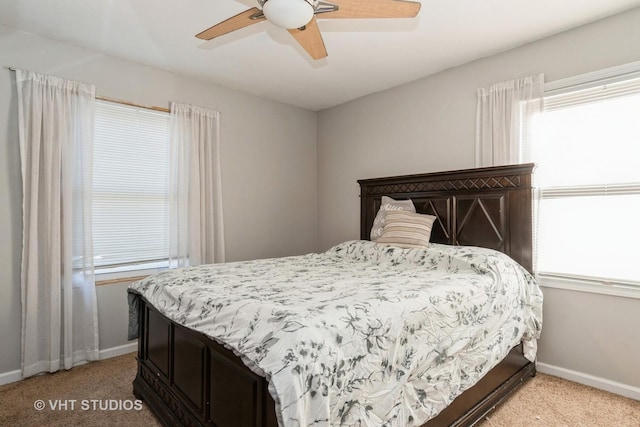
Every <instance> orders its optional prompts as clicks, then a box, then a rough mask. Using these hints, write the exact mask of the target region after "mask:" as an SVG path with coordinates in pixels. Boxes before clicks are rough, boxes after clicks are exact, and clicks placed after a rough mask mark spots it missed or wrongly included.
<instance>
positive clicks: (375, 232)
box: [369, 196, 416, 242]
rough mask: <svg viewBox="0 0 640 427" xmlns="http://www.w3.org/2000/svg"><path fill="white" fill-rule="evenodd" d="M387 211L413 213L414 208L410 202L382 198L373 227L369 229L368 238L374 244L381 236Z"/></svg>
mask: <svg viewBox="0 0 640 427" xmlns="http://www.w3.org/2000/svg"><path fill="white" fill-rule="evenodd" d="M389 211H407V212H415V211H416V207H415V206H414V205H413V202H412V201H411V200H394V199H392V198H391V197H387V196H382V199H381V204H380V209H378V213H377V214H376V217H375V219H374V220H373V227H371V234H370V236H369V237H370V239H371V241H372V242H375V241H376V240H378V239H379V238H380V236H382V229H383V228H384V223H385V218H386V215H387V212H389Z"/></svg>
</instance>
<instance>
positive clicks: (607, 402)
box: [0, 354, 640, 427]
mask: <svg viewBox="0 0 640 427" xmlns="http://www.w3.org/2000/svg"><path fill="white" fill-rule="evenodd" d="M135 364H136V362H135V358H134V355H133V354H128V355H125V356H120V357H115V358H112V359H108V360H104V361H101V362H95V363H91V364H87V365H83V366H79V367H77V368H74V369H72V370H70V371H65V372H58V373H55V374H52V375H41V376H38V377H35V378H30V379H27V380H25V381H20V382H17V383H13V384H7V385H5V386H2V387H0V426H34V427H36V426H38V427H41V426H65V427H67V426H139V427H143V426H144V427H147V426H150V427H155V426H159V423H158V422H157V421H156V420H155V419H154V418H153V415H152V414H151V413H150V412H149V410H148V408H147V407H146V406H144V405H142V409H140V410H137V409H136V408H135V407H133V408H131V407H132V406H134V405H135V403H134V402H135V397H134V396H133V394H132V391H131V390H132V386H131V382H132V381H133V378H134V376H135V372H136V366H135ZM38 401H43V403H44V406H45V408H44V409H42V410H36V408H35V406H37V405H38V404H39V403H40V402H38ZM72 401H75V402H72ZM65 402H66V409H65V408H63V407H58V406H57V407H56V408H55V409H52V408H51V405H52V404H56V405H59V404H60V403H65ZM72 405H73V409H71V406H72ZM94 405H95V409H94V407H93V406H94ZM100 405H102V408H101V407H100ZM127 409H129V410H127ZM478 425H479V426H481V427H518V426H522V427H528V426H540V427H554V426H558V427H561V426H567V427H587V426H589V427H591V426H593V427H609V426H610V427H627V426H628V427H640V402H638V401H636V400H632V399H627V398H624V397H620V396H617V395H614V394H611V393H607V392H603V391H600V390H596V389H593V388H591V387H586V386H583V385H580V384H575V383H572V382H569V381H565V380H562V379H560V378H556V377H552V376H549V375H543V374H538V375H537V376H536V377H535V378H533V379H531V380H530V381H528V382H527V383H526V384H525V385H524V386H523V387H522V388H520V389H519V390H518V391H517V392H516V393H515V394H514V395H513V396H512V397H511V398H510V399H509V400H507V401H506V402H505V403H504V404H503V405H502V406H500V407H499V408H498V409H496V410H495V411H494V412H492V413H490V414H489V416H488V418H487V419H486V420H484V421H482V422H481V423H480V424H478Z"/></svg>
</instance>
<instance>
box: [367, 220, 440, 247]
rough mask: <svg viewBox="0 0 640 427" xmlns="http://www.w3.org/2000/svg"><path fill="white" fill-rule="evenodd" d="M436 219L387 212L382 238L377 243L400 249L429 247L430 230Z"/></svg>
mask: <svg viewBox="0 0 640 427" xmlns="http://www.w3.org/2000/svg"><path fill="white" fill-rule="evenodd" d="M435 220H436V217H435V216H433V215H423V214H419V213H413V212H404V211H390V212H387V216H386V222H385V224H384V229H383V231H382V236H380V238H379V239H378V241H377V242H378V243H386V244H389V245H393V246H399V247H401V248H426V247H427V246H429V238H430V237H431V228H432V227H433V222H434V221H435Z"/></svg>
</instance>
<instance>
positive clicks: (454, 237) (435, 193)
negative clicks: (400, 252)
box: [358, 163, 534, 271]
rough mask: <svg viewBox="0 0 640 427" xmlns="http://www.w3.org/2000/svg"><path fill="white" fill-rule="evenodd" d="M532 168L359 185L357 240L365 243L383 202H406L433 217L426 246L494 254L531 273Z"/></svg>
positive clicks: (392, 179)
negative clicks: (462, 247) (467, 248)
mask: <svg viewBox="0 0 640 427" xmlns="http://www.w3.org/2000/svg"><path fill="white" fill-rule="evenodd" d="M533 168H534V165H533V164H531V163H529V164H522V165H513V166H496V167H489V168H476V169H464V170H458V171H450V172H436V173H426V174H419V175H405V176H395V177H388V178H374V179H363V180H359V181H358V183H359V184H360V198H361V199H360V203H361V209H360V215H361V216H360V238H361V239H367V240H368V239H369V233H370V230H371V226H372V225H373V219H374V218H375V215H376V213H377V212H378V209H379V208H380V199H381V198H382V196H389V197H392V198H394V199H397V200H402V199H411V200H412V201H413V204H414V205H415V207H416V210H417V212H419V213H426V214H430V215H435V216H436V218H437V219H436V222H435V223H434V226H433V230H432V233H431V241H432V242H435V243H445V244H451V245H466V246H482V247H487V248H492V249H496V250H499V251H501V252H504V253H506V254H507V255H509V256H511V257H512V258H513V259H515V260H516V261H518V262H519V263H520V264H521V265H522V266H524V267H525V268H526V269H527V270H529V271H531V270H532V220H531V212H532V206H531V203H532V187H531V174H532V172H533Z"/></svg>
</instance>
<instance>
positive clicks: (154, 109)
mask: <svg viewBox="0 0 640 427" xmlns="http://www.w3.org/2000/svg"><path fill="white" fill-rule="evenodd" d="M4 68H6V69H7V70H9V71H16V69H15V68H14V67H4ZM96 99H99V100H100V101H107V102H115V103H116V104H123V105H128V106H130V107H138V108H145V109H147V110H153V111H160V112H163V113H170V112H171V110H169V109H168V108H165V107H156V106H154V105H152V106H148V105H142V104H136V103H135V102H131V101H123V100H122V99H115V98H109V97H107V96H98V95H96Z"/></svg>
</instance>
